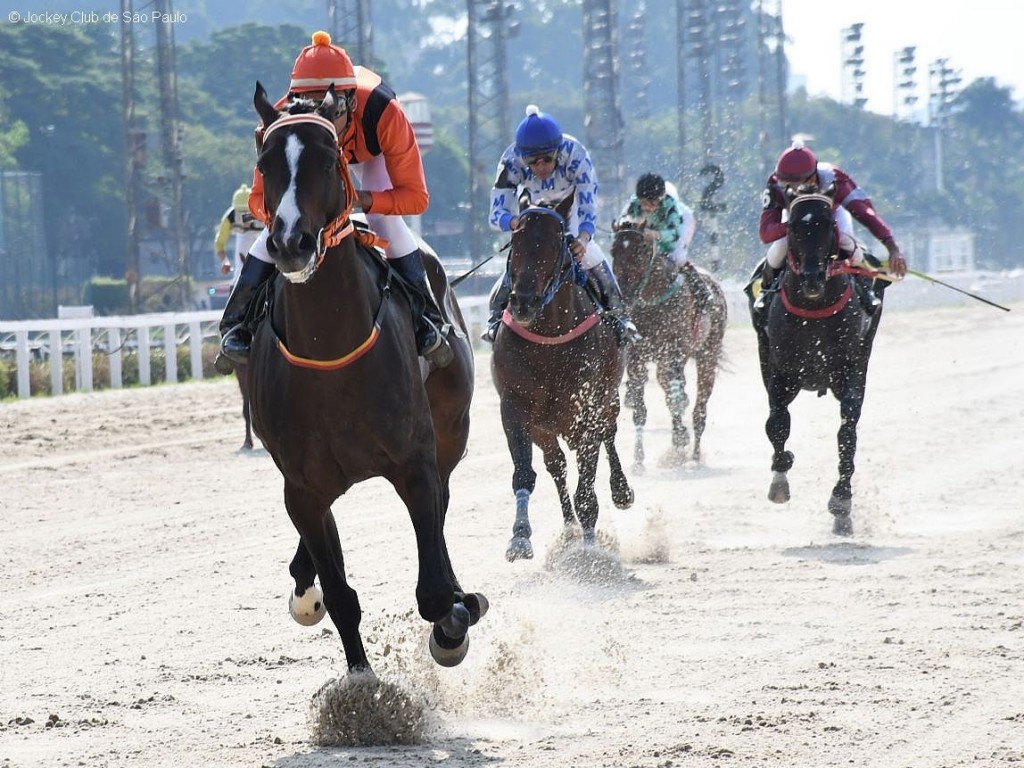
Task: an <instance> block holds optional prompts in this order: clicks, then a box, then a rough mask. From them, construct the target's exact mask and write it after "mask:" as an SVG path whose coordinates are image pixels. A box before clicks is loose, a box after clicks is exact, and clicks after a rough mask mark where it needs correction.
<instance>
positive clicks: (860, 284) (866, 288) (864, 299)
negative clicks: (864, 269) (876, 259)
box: [853, 275, 882, 315]
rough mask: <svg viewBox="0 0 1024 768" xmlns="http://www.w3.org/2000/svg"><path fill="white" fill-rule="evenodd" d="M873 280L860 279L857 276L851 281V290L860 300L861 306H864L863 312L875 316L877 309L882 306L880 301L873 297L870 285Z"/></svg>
mask: <svg viewBox="0 0 1024 768" xmlns="http://www.w3.org/2000/svg"><path fill="white" fill-rule="evenodd" d="M874 282H875V281H874V278H871V277H862V276H860V275H858V276H857V277H855V278H854V279H853V288H854V290H855V291H856V292H857V297H858V298H859V299H860V302H861V304H862V305H863V306H864V311H865V312H867V313H868V314H869V315H873V314H875V312H877V311H878V308H879V307H880V306H882V300H881V299H880V298H878V296H876V295H875V291H874V288H872V283H874Z"/></svg>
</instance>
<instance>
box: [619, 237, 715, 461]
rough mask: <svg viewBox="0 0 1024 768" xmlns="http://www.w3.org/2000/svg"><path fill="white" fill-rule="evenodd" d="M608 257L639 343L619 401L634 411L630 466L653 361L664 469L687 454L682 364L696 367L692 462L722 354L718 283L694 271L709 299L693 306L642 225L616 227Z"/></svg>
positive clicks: (637, 455)
mask: <svg viewBox="0 0 1024 768" xmlns="http://www.w3.org/2000/svg"><path fill="white" fill-rule="evenodd" d="M612 262H613V264H614V265H615V275H616V277H618V279H619V285H620V286H621V288H622V293H623V296H624V297H625V299H626V304H627V306H628V307H629V312H630V315H631V316H632V318H633V322H634V323H635V324H636V327H637V330H638V331H640V335H641V337H642V338H641V340H640V341H639V342H637V343H635V344H633V345H632V346H631V347H630V349H629V360H628V363H627V372H628V374H629V379H628V381H627V384H626V404H627V406H629V407H632V409H633V426H634V428H635V429H636V443H635V444H634V451H633V460H634V470H636V471H643V462H644V441H643V434H644V426H645V425H646V424H647V406H646V404H645V402H644V385H645V384H646V383H647V364H648V363H655V364H656V365H657V374H656V375H657V379H658V383H659V384H660V385H661V388H662V390H663V391H664V392H665V402H666V404H667V405H668V411H669V415H670V416H671V419H672V447H671V449H670V450H669V451H668V452H667V453H666V454H665V455H664V456H663V457H662V459H661V462H660V463H661V464H662V465H663V466H678V465H679V464H681V463H682V462H684V461H685V460H686V458H687V456H686V448H687V446H688V445H689V443H690V435H689V432H688V430H687V428H686V424H685V422H684V415H685V412H686V407H687V405H688V401H689V398H688V397H687V395H686V376H685V368H686V363H687V361H688V360H689V359H690V358H693V359H694V362H695V363H696V366H697V396H696V399H695V401H694V405H693V411H692V413H691V421H692V425H693V453H692V456H693V460H694V461H700V455H701V454H700V447H701V446H700V444H701V438H702V436H703V434H704V426H705V423H706V421H707V404H708V399H709V398H710V397H711V392H712V390H713V389H714V386H715V376H716V374H717V372H718V366H719V362H720V358H721V355H722V339H723V337H724V336H725V325H726V321H727V318H728V306H727V304H726V300H725V294H724V293H723V292H722V287H721V286H720V285H719V284H718V281H717V280H715V279H714V278H713V277H711V276H710V275H707V274H705V273H703V272H699V273H698V274H699V275H700V277H701V279H703V280H704V282H705V283H706V284H707V286H708V289H709V292H710V294H711V297H712V304H711V306H709V307H706V308H704V309H703V311H698V309H697V306H696V303H695V302H694V300H693V295H692V294H691V292H690V289H689V288H688V287H687V285H686V281H685V280H684V279H683V276H682V275H681V274H680V273H679V272H678V271H677V270H676V268H675V266H674V265H673V264H671V263H670V262H669V261H668V259H666V258H664V257H663V256H660V255H658V252H657V248H656V244H654V243H649V242H646V241H645V240H644V227H643V226H642V225H638V226H631V225H629V224H628V223H626V224H620V225H619V226H618V229H617V231H616V233H615V239H614V240H613V241H612Z"/></svg>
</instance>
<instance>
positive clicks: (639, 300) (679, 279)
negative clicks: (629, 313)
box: [636, 243, 683, 309]
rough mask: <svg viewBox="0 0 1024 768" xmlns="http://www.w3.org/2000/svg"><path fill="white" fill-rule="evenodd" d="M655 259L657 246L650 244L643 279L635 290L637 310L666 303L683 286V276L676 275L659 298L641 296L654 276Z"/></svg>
mask: <svg viewBox="0 0 1024 768" xmlns="http://www.w3.org/2000/svg"><path fill="white" fill-rule="evenodd" d="M657 257H658V244H657V243H651V258H650V259H649V260H648V261H647V269H645V270H644V274H643V277H642V278H641V279H640V285H638V286H637V288H636V306H637V308H639V309H642V308H643V307H656V306H658V305H659V304H664V303H665V302H666V301H668V300H669V299H671V298H672V297H673V296H675V295H676V294H677V293H678V292H679V289H680V288H681V287H682V285H683V276H682V275H679V274H677V275H676V276H675V278H674V279H673V280H672V281H671V282H669V284H668V288H666V289H665V292H664V293H662V294H661V295H660V296H657V297H655V298H653V299H645V298H644V297H643V296H642V295H641V294H643V292H644V289H645V288H646V287H647V285H648V283H650V281H651V277H652V276H653V274H654V260H655V259H656V258H657Z"/></svg>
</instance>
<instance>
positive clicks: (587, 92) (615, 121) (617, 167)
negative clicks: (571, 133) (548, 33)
mask: <svg viewBox="0 0 1024 768" xmlns="http://www.w3.org/2000/svg"><path fill="white" fill-rule="evenodd" d="M618 61H619V59H618V20H617V14H616V10H615V0H583V100H584V105H583V106H584V124H585V126H586V130H587V140H586V144H587V149H588V150H589V151H590V155H591V158H592V159H593V161H594V165H595V167H596V168H597V173H598V180H599V181H600V184H601V197H600V202H599V204H600V206H601V208H605V209H607V211H605V212H604V213H606V214H607V215H602V219H604V220H606V221H608V220H610V218H611V216H614V214H615V213H617V212H618V208H619V207H620V206H621V205H622V202H623V199H622V198H623V192H624V190H623V176H624V172H623V145H624V143H625V141H624V138H623V134H624V124H623V120H622V107H621V102H620V99H619V85H618V83H619V64H618Z"/></svg>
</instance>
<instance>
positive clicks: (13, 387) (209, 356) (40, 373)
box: [0, 344, 220, 399]
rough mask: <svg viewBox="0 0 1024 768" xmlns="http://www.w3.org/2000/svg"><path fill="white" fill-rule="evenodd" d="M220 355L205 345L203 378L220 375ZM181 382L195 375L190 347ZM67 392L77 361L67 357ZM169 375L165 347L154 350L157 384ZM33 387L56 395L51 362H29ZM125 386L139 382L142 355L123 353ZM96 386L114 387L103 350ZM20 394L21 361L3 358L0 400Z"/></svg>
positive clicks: (181, 351)
mask: <svg viewBox="0 0 1024 768" xmlns="http://www.w3.org/2000/svg"><path fill="white" fill-rule="evenodd" d="M216 355H217V345H216V344H203V378H204V379H211V378H216V377H218V376H220V374H219V373H217V371H216V370H215V369H214V367H213V358H214V357H216ZM177 359H178V381H179V382H182V381H188V380H189V379H191V378H192V355H191V354H190V352H189V348H188V347H187V346H183V347H179V348H178V351H177ZM61 363H62V372H63V376H64V391H65V392H74V391H75V360H74V358H73V357H66V358H64V359H63V360H62V361H61ZM166 376H167V360H166V358H165V356H164V353H163V350H156V349H154V350H152V351H151V352H150V356H149V377H150V381H151V382H153V383H154V384H158V383H163V382H164V379H165V378H166ZM28 378H29V387H30V389H31V392H32V394H33V395H52V394H53V392H52V390H51V387H50V361H49V360H43V361H32V362H30V363H29V372H28ZM121 380H122V382H123V383H122V386H125V387H132V386H136V385H138V383H139V356H138V354H137V353H135V352H126V353H123V354H122V355H121ZM92 386H93V389H94V390H98V389H110V357H109V356H108V355H105V354H103V353H102V352H97V353H93V356H92ZM17 396H18V364H17V362H16V361H14V360H12V359H7V358H2V359H0V399H6V398H10V397H17Z"/></svg>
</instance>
